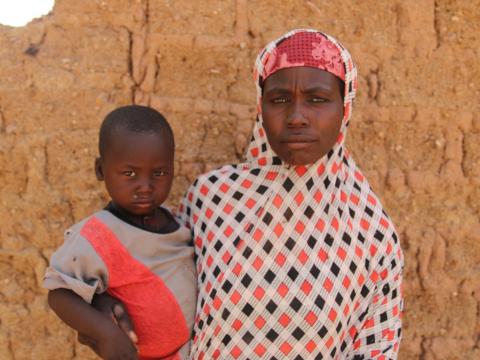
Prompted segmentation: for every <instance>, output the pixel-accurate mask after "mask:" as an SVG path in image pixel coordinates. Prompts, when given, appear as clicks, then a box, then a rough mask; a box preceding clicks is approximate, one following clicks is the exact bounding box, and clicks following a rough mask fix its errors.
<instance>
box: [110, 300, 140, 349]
mask: <svg viewBox="0 0 480 360" xmlns="http://www.w3.org/2000/svg"><path fill="white" fill-rule="evenodd" d="M113 316H114V317H115V320H116V321H117V324H118V326H119V327H120V328H121V329H122V330H123V331H124V332H125V334H127V335H128V337H129V338H130V340H132V342H133V343H134V344H136V343H137V342H138V338H137V335H136V334H135V331H134V328H133V323H132V320H131V319H130V317H129V316H128V314H127V311H126V310H125V308H124V306H123V304H120V303H117V304H115V305H114V306H113Z"/></svg>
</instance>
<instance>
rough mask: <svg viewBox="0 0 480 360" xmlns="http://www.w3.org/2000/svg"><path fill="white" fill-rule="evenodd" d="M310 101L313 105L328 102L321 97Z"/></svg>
mask: <svg viewBox="0 0 480 360" xmlns="http://www.w3.org/2000/svg"><path fill="white" fill-rule="evenodd" d="M310 101H311V102H313V103H323V102H326V101H327V99H325V98H321V97H314V98H312V99H311V100H310Z"/></svg>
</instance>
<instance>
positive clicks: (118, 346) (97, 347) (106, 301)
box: [78, 293, 138, 360]
mask: <svg viewBox="0 0 480 360" xmlns="http://www.w3.org/2000/svg"><path fill="white" fill-rule="evenodd" d="M92 306H93V307H94V308H95V309H97V310H98V311H100V312H101V313H103V314H104V315H106V316H108V317H109V318H111V319H112V321H113V323H114V324H116V325H118V326H116V325H115V326H112V328H111V329H109V330H108V331H105V336H103V337H102V339H98V340H95V339H93V338H91V337H89V336H87V335H85V334H82V333H78V342H79V343H80V344H83V345H87V346H88V347H90V348H91V349H92V350H93V351H94V352H95V353H96V354H97V355H99V356H101V357H102V358H104V359H115V360H116V359H137V349H136V348H135V346H134V344H136V343H137V341H138V339H137V336H136V334H135V332H134V330H133V323H132V321H131V320H130V317H129V316H128V313H127V311H126V310H125V307H124V305H123V304H122V303H121V302H120V301H118V300H117V299H115V298H114V297H112V296H110V295H108V294H106V293H104V294H101V295H95V296H94V298H93V301H92ZM127 336H128V338H129V339H130V341H128V340H127V339H126V337H127ZM132 343H133V344H132ZM117 350H118V352H117ZM122 356H126V357H122Z"/></svg>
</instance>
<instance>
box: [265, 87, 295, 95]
mask: <svg viewBox="0 0 480 360" xmlns="http://www.w3.org/2000/svg"><path fill="white" fill-rule="evenodd" d="M264 92H265V93H280V94H284V93H290V92H291V90H290V88H289V87H287V86H285V87H282V86H275V87H273V88H266V89H265V90H264Z"/></svg>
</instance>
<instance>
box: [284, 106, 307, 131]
mask: <svg viewBox="0 0 480 360" xmlns="http://www.w3.org/2000/svg"><path fill="white" fill-rule="evenodd" d="M287 125H288V126H290V127H304V126H307V125H308V120H307V118H306V117H305V115H304V111H303V106H302V104H301V103H300V102H299V101H295V102H293V103H292V106H291V111H290V114H289V116H288V119H287Z"/></svg>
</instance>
